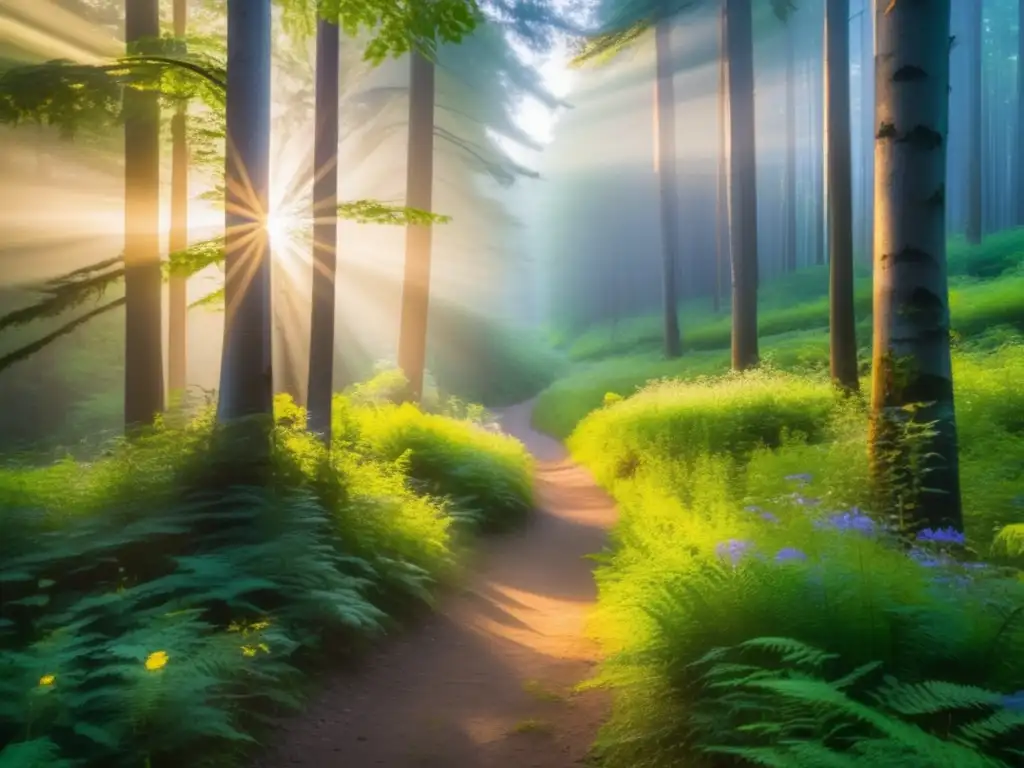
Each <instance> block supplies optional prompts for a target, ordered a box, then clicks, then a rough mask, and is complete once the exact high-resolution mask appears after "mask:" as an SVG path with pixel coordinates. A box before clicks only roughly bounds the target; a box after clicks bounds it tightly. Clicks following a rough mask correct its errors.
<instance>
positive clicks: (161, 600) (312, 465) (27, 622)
mask: <svg viewBox="0 0 1024 768" xmlns="http://www.w3.org/2000/svg"><path fill="white" fill-rule="evenodd" d="M417 414H418V416H417ZM277 415H278V422H277V427H276V429H275V434H274V450H273V455H272V461H271V464H270V466H269V468H268V472H267V476H266V478H265V483H264V484H263V485H261V486H260V487H235V488H230V489H227V490H225V489H224V488H223V487H222V480H221V479H220V478H219V477H218V476H217V475H218V472H219V471H220V470H219V468H218V467H219V465H220V463H221V460H222V458H223V457H224V455H225V454H224V453H221V452H226V451H230V450H231V447H230V446H229V445H226V444H223V443H222V442H221V440H222V436H221V434H220V432H219V431H218V430H217V429H216V428H215V427H214V424H213V420H212V414H211V413H209V412H206V413H204V414H202V415H200V416H199V417H198V418H197V419H195V420H194V421H193V422H192V423H190V424H189V425H187V426H186V427H183V428H180V429H172V428H169V427H166V426H159V427H158V428H156V429H155V430H153V432H152V433H151V434H149V435H147V436H145V437H143V438H141V439H139V440H136V441H134V442H131V443H128V442H123V441H122V442H120V443H118V444H116V445H114V446H113V447H112V449H111V452H110V455H109V456H108V457H106V458H103V459H101V460H99V461H96V462H93V463H76V462H73V461H71V460H68V461H65V462H62V463H58V464H55V465H53V466H50V467H44V468H19V467H12V468H9V469H6V470H3V471H2V472H0V508H2V509H3V530H4V535H3V536H2V537H0V563H2V566H0V583H2V585H3V591H2V600H0V743H5V744H7V746H6V747H5V748H4V749H3V751H0V766H12V767H13V766H18V767H19V768H22V767H24V766H36V765H38V766H40V767H41V766H62V765H67V766H70V765H75V766H114V767H116V766H138V765H148V766H153V767H158V766H165V765H166V766H171V765H181V764H187V765H197V766H201V765H218V766H222V765H226V764H230V763H232V762H237V760H238V759H240V757H241V755H242V750H243V748H244V747H245V746H246V744H248V743H250V742H251V741H252V736H251V734H252V733H253V732H254V731H255V730H257V729H258V728H259V726H260V725H261V723H263V722H264V720H265V719H266V717H267V716H268V715H271V714H274V713H276V712H277V711H278V710H279V709H280V708H282V707H285V708H292V707H295V706H297V705H298V704H299V701H300V698H301V697H300V694H301V692H302V684H303V676H302V674H301V670H303V669H304V668H305V667H306V666H307V665H308V664H310V663H312V662H314V661H317V660H323V659H325V658H326V656H327V654H328V650H329V652H330V654H331V655H332V656H334V655H336V654H338V653H339V652H341V653H345V652H349V651H356V650H358V649H359V648H361V647H362V646H364V645H365V644H366V643H367V642H368V641H370V640H372V639H373V638H374V637H375V636H376V635H377V634H378V633H379V632H380V631H381V630H382V629H383V628H385V627H387V626H388V625H390V624H391V623H393V622H394V620H395V618H396V617H398V616H400V615H401V611H402V610H405V609H408V608H410V607H411V606H412V605H414V604H422V603H423V602H424V601H429V600H430V598H431V588H432V585H433V584H434V583H435V582H436V581H437V580H439V579H443V578H445V576H446V575H447V574H448V573H449V572H450V569H451V567H452V565H453V564H454V552H453V549H452V545H453V538H452V537H453V533H454V531H455V530H456V528H457V526H458V523H459V521H460V520H465V519H467V518H472V519H477V518H478V517H484V518H486V519H487V520H488V521H489V522H491V523H493V524H495V525H496V524H498V523H499V522H500V517H501V515H503V514H509V515H513V516H515V517H516V519H520V518H521V517H522V514H523V509H524V508H526V507H528V506H529V484H528V482H527V481H525V480H524V478H527V477H528V471H529V465H528V462H527V461H526V457H525V454H524V453H523V452H522V450H521V448H520V447H519V446H518V444H517V443H515V442H514V441H512V440H510V439H508V438H506V437H503V436H500V435H496V434H487V433H484V432H483V431H482V430H481V429H480V428H479V427H477V426H475V425H471V424H468V423H460V422H454V421H452V420H449V419H444V418H441V417H427V416H425V415H423V414H419V412H418V411H416V410H415V409H413V408H412V407H410V406H405V407H403V408H395V407H393V406H387V407H380V408H378V407H373V406H354V405H351V404H350V403H348V402H346V400H345V399H343V398H339V399H338V400H337V401H336V409H335V414H334V416H335V423H336V425H337V427H338V429H337V437H336V441H335V443H334V445H333V450H332V451H331V453H330V454H328V453H327V451H326V450H325V449H324V448H323V446H322V445H321V444H320V443H319V442H318V441H317V439H316V438H315V437H313V436H312V435H310V434H309V433H307V432H305V431H304V430H303V422H304V414H303V413H302V411H301V410H300V409H297V408H296V407H295V406H294V404H292V403H290V402H288V401H287V399H286V398H283V399H279V401H278V403H277ZM478 433H479V437H478ZM470 450H472V451H474V452H475V453H476V461H475V464H473V466H472V467H470V468H469V469H468V470H467V469H466V468H464V467H461V466H458V465H457V464H456V463H455V462H454V461H452V460H451V457H452V456H459V457H461V456H463V455H464V454H465V453H466V452H468V451H470ZM423 455H426V456H427V457H428V459H427V460H426V461H423V462H422V463H421V466H423V467H425V469H423V472H424V473H425V474H424V476H423V477H415V476H414V475H413V474H412V471H413V470H412V469H411V466H412V464H413V463H414V462H415V457H417V456H423ZM438 457H440V458H438ZM481 470H486V472H487V473H488V474H487V477H486V480H485V481H483V482H480V481H478V479H477V478H475V477H474V476H473V475H472V473H473V472H474V471H481ZM449 472H450V474H448V473H449ZM424 478H429V480H430V482H431V490H433V491H435V492H436V495H435V493H428V492H425V491H424V488H423V483H422V482H421V480H423V479H424ZM517 494H518V496H517ZM448 499H452V500H451V501H449V500H448ZM465 499H469V501H468V502H465V503H467V504H470V503H471V506H466V507H460V504H462V503H464V500H465ZM483 511H485V512H486V514H484V512H483Z"/></svg>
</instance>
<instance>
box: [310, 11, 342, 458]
mask: <svg viewBox="0 0 1024 768" xmlns="http://www.w3.org/2000/svg"><path fill="white" fill-rule="evenodd" d="M338 46H339V36H338V25H337V24H332V23H331V22H329V21H325V20H324V19H320V20H319V21H318V22H317V36H316V134H315V136H314V137H313V158H314V160H313V168H314V171H313V172H314V174H315V175H314V178H313V217H314V221H315V223H314V225H313V307H312V310H311V312H312V315H311V318H310V323H309V387H308V394H307V404H308V418H307V423H308V426H309V429H310V431H312V432H315V433H318V434H320V435H321V436H322V437H323V440H324V442H325V443H326V444H327V445H330V444H331V397H332V395H333V389H334V380H333V378H334V322H335V321H334V309H335V301H336V299H335V271H336V269H337V266H336V265H337V253H338V88H339V82H338V68H339V66H340V61H339V50H338Z"/></svg>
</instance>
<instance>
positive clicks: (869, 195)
mask: <svg viewBox="0 0 1024 768" xmlns="http://www.w3.org/2000/svg"><path fill="white" fill-rule="evenodd" d="M861 15H862V17H861V33H862V34H863V36H864V39H863V40H862V41H861V60H860V61H861V78H860V79H861V82H860V97H861V104H862V107H861V112H862V114H861V119H860V123H861V124H860V131H859V133H860V137H861V146H862V147H863V151H862V153H861V164H862V166H863V170H862V174H863V176H864V184H863V185H862V189H861V195H862V211H863V213H862V220H861V222H860V226H861V227H862V233H861V239H862V241H863V243H864V246H863V251H862V252H861V253H860V254H858V256H859V258H860V259H861V261H862V262H863V263H865V264H869V263H870V262H871V242H872V239H873V238H874V232H875V227H874V221H875V216H874V194H873V193H874V168H875V164H874V158H873V157H872V155H873V152H872V151H871V150H872V147H873V146H874V141H873V137H874V134H875V126H874V119H875V109H874V84H875V78H874V76H873V72H874V58H875V24H874V19H875V17H874V14H872V12H871V0H864V3H863V9H862V11H861Z"/></svg>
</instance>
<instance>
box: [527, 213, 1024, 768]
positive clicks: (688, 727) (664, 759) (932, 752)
mask: <svg viewBox="0 0 1024 768" xmlns="http://www.w3.org/2000/svg"><path fill="white" fill-rule="evenodd" d="M1022 245H1024V242H1022V237H1021V233H1020V232H1019V231H1016V232H1012V233H1007V234H1005V235H1002V236H999V237H993V238H991V239H990V240H989V241H988V242H987V243H986V246H984V247H983V248H981V249H968V248H966V247H964V246H962V245H961V244H958V245H956V246H955V247H954V248H952V249H951V256H950V259H951V264H952V267H951V272H952V273H953V275H954V281H953V282H954V286H953V291H952V318H953V325H954V328H955V332H954V335H953V346H954V381H955V386H956V396H957V400H956V403H957V418H958V424H959V435H960V442H961V466H960V469H961V476H962V486H963V497H964V513H965V533H964V534H958V533H957V532H954V531H949V530H940V531H931V530H925V531H920V532H917V533H911V532H907V531H905V530H903V529H902V528H901V527H900V526H899V525H897V524H896V523H897V519H898V518H897V516H896V515H894V514H891V513H892V512H893V511H892V510H873V509H872V507H871V498H870V497H869V495H868V488H869V487H870V483H869V472H868V463H867V454H866V449H865V446H866V440H867V435H866V429H867V417H866V416H867V415H866V406H865V403H864V401H863V399H862V398H851V399H846V400H841V399H837V397H836V396H835V394H834V392H833V390H832V388H831V385H830V384H829V382H828V377H827V353H828V347H827V334H826V332H825V328H826V326H827V322H826V318H827V315H826V314H823V310H824V309H826V308H827V304H826V303H825V302H824V299H823V298H822V297H823V295H824V286H825V284H824V283H821V285H818V284H817V283H818V282H821V280H820V279H821V278H823V277H825V276H826V273H825V272H824V271H822V270H818V271H814V270H808V271H806V272H804V273H798V274H797V275H794V276H791V278H787V279H784V280H783V281H780V284H778V285H776V284H774V283H769V284H766V285H765V286H764V288H763V289H762V299H763V304H762V306H763V307H764V311H763V312H762V314H761V320H762V324H761V328H762V333H763V339H762V352H763V355H762V356H763V358H764V360H765V364H764V365H762V366H761V368H760V369H758V370H756V371H752V372H748V373H746V374H742V375H740V374H730V373H728V372H727V369H728V353H727V349H726V347H727V340H728V325H727V321H725V320H724V319H722V320H716V319H715V318H714V317H709V316H708V315H707V313H706V312H705V313H703V315H702V314H701V313H699V312H693V311H691V312H690V314H689V321H690V323H689V325H688V326H685V327H684V337H685V336H687V335H688V337H689V343H688V349H689V351H688V352H687V353H686V354H685V355H684V356H683V357H682V358H680V359H678V360H671V361H668V360H663V359H660V358H659V357H658V356H657V354H656V353H645V352H644V351H643V350H644V349H645V345H646V344H647V341H646V340H645V339H648V335H649V337H650V339H656V338H657V326H656V325H651V324H650V320H649V319H637V320H635V321H630V322H625V323H619V324H618V327H617V328H616V329H614V330H613V329H611V328H603V329H592V330H591V331H590V332H589V333H588V334H585V335H584V336H581V337H579V338H578V339H577V340H576V342H575V344H571V345H570V346H569V353H570V355H571V356H574V357H576V358H577V359H583V358H587V362H580V363H578V364H577V367H576V368H575V370H574V371H572V372H570V374H569V375H568V376H566V377H564V378H563V379H560V380H559V381H556V382H555V384H553V385H552V386H551V387H550V388H549V389H548V390H547V391H546V392H545V393H543V394H542V396H541V397H540V399H539V401H538V404H537V409H536V411H535V414H534V420H535V423H536V424H537V425H538V426H539V427H541V428H543V429H545V431H548V432H550V433H552V434H555V435H558V436H566V435H569V434H570V433H571V437H570V439H569V446H570V448H571V450H572V452H573V455H574V456H575V457H576V458H577V459H579V460H580V461H581V462H583V463H584V464H585V465H587V466H588V467H589V468H590V469H591V470H592V471H593V472H594V474H595V476H596V478H597V479H598V481H599V482H600V483H601V484H603V485H604V486H606V487H607V488H608V489H609V490H610V491H611V492H612V493H613V495H614V496H615V498H616V500H617V501H618V503H619V507H620V510H621V518H620V521H619V523H618V525H617V527H616V529H615V531H614V533H613V546H612V548H611V550H610V551H608V552H605V553H603V554H602V555H601V556H600V565H599V568H598V571H597V579H598V586H599V602H598V608H597V610H596V611H595V613H594V615H593V618H592V625H591V630H592V632H593V633H594V635H595V637H596V638H597V639H598V640H599V641H600V643H601V644H602V646H603V648H604V650H605V653H606V659H605V661H604V663H603V664H602V665H601V668H600V671H599V674H598V676H597V677H596V678H595V679H594V680H593V681H591V682H590V683H589V685H592V686H607V687H610V688H612V689H613V690H614V692H615V697H614V706H613V713H612V716H611V718H610V720H609V721H608V723H607V724H606V726H605V727H604V729H603V730H602V733H601V736H600V738H599V740H598V743H597V745H596V747H595V749H596V754H597V755H598V756H599V758H600V759H599V762H600V764H601V765H603V766H606V768H671V767H674V766H679V765H687V766H694V768H740V767H748V766H777V767H779V768H797V767H799V768H819V767H820V768H874V766H883V765H891V766H901V767H902V768H945V767H948V768H960V767H961V766H965V767H974V766H977V767H978V768H981V767H982V766H985V767H986V768H1010V767H1011V766H1019V765H1022V764H1024V750H1022V747H1021V745H1022V744H1024V579H1022V575H1021V574H1022V570H1021V569H1022V568H1024V495H1022V493H1024V439H1022V438H1024V394H1022V392H1021V389H1020V386H1019V382H1020V381H1021V380H1022V378H1024V343H1022V342H1024V340H1022V336H1021V329H1022V322H1024V300H1022V299H1021V296H1024V292H1022V290H1021V289H1022V288H1024V283H1022V282H1021V280H1022V277H1021V273H1020V267H1019V264H1020V263H1021V262H1020V255H1021V252H1022V250H1024V248H1022V247H1021V246H1022ZM787 281H788V282H787ZM787 284H792V285H789V287H790V288H792V286H793V285H797V284H799V285H800V286H801V291H800V292H797V293H793V292H790V293H789V294H788V295H787V291H786V286H787ZM815 293H817V294H819V296H818V297H815V295H814V294H815ZM794 295H799V296H802V297H805V301H803V302H802V303H800V302H794V301H793V298H792V297H793V296H794ZM858 297H859V298H858V312H859V313H860V323H859V326H858V337H859V339H860V340H861V345H862V348H861V351H860V358H861V367H862V373H864V374H867V373H868V372H869V371H868V364H869V356H868V352H869V350H868V344H869V343H870V316H869V314H868V313H869V311H870V301H869V297H868V296H867V295H866V293H865V291H864V283H863V280H862V281H861V286H860V287H859V288H858ZM784 301H788V306H786V305H784V303H783V302H784ZM684 317H686V315H684ZM630 334H632V336H631V338H630ZM613 339H614V340H613ZM623 339H625V341H624V340H623ZM626 349H629V350H630V352H631V354H628V355H622V352H623V351H624V350H626Z"/></svg>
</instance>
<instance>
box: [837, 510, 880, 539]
mask: <svg viewBox="0 0 1024 768" xmlns="http://www.w3.org/2000/svg"><path fill="white" fill-rule="evenodd" d="M825 524H826V525H828V526H831V527H832V528H835V529H836V530H839V531H858V532H860V533H874V532H875V530H877V528H878V526H877V524H876V523H875V521H874V520H873V519H872V518H871V517H869V516H868V515H866V514H864V513H863V512H862V511H861V510H860V509H859V508H858V507H853V508H851V509H850V510H849V511H847V512H838V513H836V514H834V515H831V516H829V517H828V518H827V519H826V520H825Z"/></svg>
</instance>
